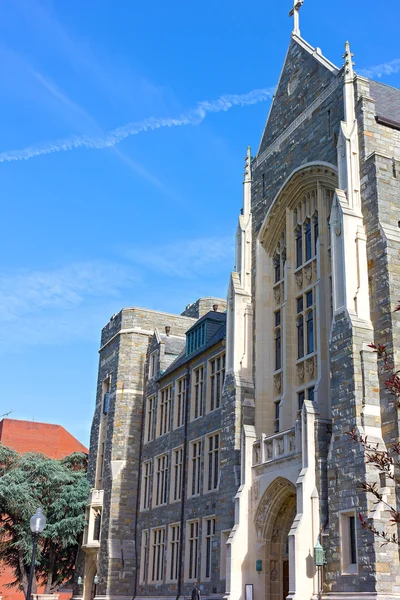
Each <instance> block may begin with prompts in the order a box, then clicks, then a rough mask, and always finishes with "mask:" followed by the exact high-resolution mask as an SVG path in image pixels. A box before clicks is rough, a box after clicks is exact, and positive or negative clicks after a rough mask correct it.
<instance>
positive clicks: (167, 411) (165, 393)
mask: <svg viewBox="0 0 400 600" xmlns="http://www.w3.org/2000/svg"><path fill="white" fill-rule="evenodd" d="M171 401H172V386H171V385H169V386H168V387H166V388H164V389H162V390H161V392H160V407H159V433H158V434H159V435H164V434H165V433H168V432H169V431H170V429H171Z"/></svg>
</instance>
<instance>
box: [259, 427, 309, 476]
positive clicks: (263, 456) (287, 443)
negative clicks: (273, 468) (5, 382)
mask: <svg viewBox="0 0 400 600" xmlns="http://www.w3.org/2000/svg"><path fill="white" fill-rule="evenodd" d="M300 454H301V432H300V427H299V426H297V427H293V428H292V429H287V430H286V431H280V432H279V433H275V434H274V435H270V436H266V435H265V434H262V435H261V438H260V439H258V440H257V441H256V442H254V445H253V467H256V466H258V465H264V464H267V463H272V462H275V461H278V460H282V459H286V458H289V457H292V456H297V455H300Z"/></svg>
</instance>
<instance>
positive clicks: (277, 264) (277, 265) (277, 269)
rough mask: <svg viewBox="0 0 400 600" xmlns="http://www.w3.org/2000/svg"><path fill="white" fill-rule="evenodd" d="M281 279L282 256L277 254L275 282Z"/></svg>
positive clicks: (275, 259)
mask: <svg viewBox="0 0 400 600" xmlns="http://www.w3.org/2000/svg"><path fill="white" fill-rule="evenodd" d="M280 280H281V258H280V256H279V255H278V254H277V255H276V256H275V258H274V282H275V283H278V281H280Z"/></svg>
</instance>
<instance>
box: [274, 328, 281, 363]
mask: <svg viewBox="0 0 400 600" xmlns="http://www.w3.org/2000/svg"><path fill="white" fill-rule="evenodd" d="M281 368H282V344H281V328H280V327H278V329H277V330H276V331H275V371H278V370H279V369H281Z"/></svg>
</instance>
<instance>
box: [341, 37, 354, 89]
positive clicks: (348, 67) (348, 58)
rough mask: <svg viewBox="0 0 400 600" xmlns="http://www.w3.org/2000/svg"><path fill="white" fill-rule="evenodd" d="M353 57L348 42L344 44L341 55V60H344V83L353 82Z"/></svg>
mask: <svg viewBox="0 0 400 600" xmlns="http://www.w3.org/2000/svg"><path fill="white" fill-rule="evenodd" d="M353 56H354V54H352V52H351V50H350V44H349V42H346V45H345V52H344V54H343V58H344V78H345V81H353V77H354V70H353V66H354V63H353Z"/></svg>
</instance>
